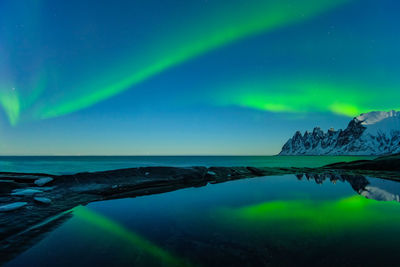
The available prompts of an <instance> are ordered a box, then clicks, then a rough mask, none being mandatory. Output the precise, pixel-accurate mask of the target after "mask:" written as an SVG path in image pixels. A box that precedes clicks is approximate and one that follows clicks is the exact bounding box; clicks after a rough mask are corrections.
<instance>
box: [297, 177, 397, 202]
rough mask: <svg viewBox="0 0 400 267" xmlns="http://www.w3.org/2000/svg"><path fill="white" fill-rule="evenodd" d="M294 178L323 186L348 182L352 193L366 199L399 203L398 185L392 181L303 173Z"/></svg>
mask: <svg viewBox="0 0 400 267" xmlns="http://www.w3.org/2000/svg"><path fill="white" fill-rule="evenodd" d="M296 177H297V179H298V180H303V179H307V180H314V181H315V182H316V183H317V184H323V183H324V182H325V181H330V182H332V183H333V184H336V183H337V182H338V181H341V182H348V183H349V184H350V185H351V187H352V188H353V189H354V191H356V192H357V193H358V194H360V195H362V196H364V197H366V198H369V199H375V200H379V201H397V202H400V184H399V182H397V181H393V180H384V179H379V178H373V177H368V176H363V175H348V174H337V173H336V174H335V173H322V174H316V173H314V174H313V173H304V174H297V175H296Z"/></svg>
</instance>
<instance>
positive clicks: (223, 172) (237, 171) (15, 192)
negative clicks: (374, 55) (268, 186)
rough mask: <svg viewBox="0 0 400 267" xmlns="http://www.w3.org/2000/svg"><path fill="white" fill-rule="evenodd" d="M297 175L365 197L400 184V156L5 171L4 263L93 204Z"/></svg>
mask: <svg viewBox="0 0 400 267" xmlns="http://www.w3.org/2000/svg"><path fill="white" fill-rule="evenodd" d="M284 174H295V175H296V176H297V177H298V178H299V179H301V178H302V177H303V175H305V177H307V179H314V180H315V181H316V182H317V183H318V182H319V181H320V180H323V179H327V178H328V179H330V180H331V181H332V180H335V179H341V180H346V181H348V182H349V183H350V184H351V185H352V187H353V188H354V189H355V190H356V191H357V192H358V193H360V194H361V192H365V186H366V184H365V178H364V179H363V176H362V175H368V176H373V177H378V178H383V179H391V180H398V181H400V156H399V155H394V156H388V157H381V158H377V159H375V160H372V161H356V162H350V163H336V164H331V165H328V166H325V167H322V168H254V167H210V168H206V167H191V168H175V167H141V168H130V169H120V170H111V171H103V172H86V173H77V174H74V175H50V174H43V173H30V174H28V173H6V172H2V173H0V184H1V186H0V240H1V241H0V264H1V263H4V262H6V261H8V260H9V259H11V258H13V257H14V256H15V255H18V254H19V253H21V252H22V251H23V250H25V249H26V248H27V247H30V246H31V244H32V243H34V240H37V239H38V238H40V236H41V235H42V234H43V233H45V232H47V231H49V229H52V228H54V227H56V225H58V224H59V223H60V221H64V220H66V219H67V218H69V216H70V214H69V213H70V211H71V210H72V209H73V208H75V207H77V206H79V205H87V204H88V203H90V202H94V201H102V200H110V199H119V198H127V197H137V196H142V195H150V194H157V193H162V192H168V191H174V190H178V189H181V188H187V187H200V186H205V185H207V184H208V183H222V182H227V181H232V180H237V179H243V178H255V177H264V176H273V175H284Z"/></svg>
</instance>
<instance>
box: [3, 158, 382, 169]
mask: <svg viewBox="0 0 400 267" xmlns="http://www.w3.org/2000/svg"><path fill="white" fill-rule="evenodd" d="M373 158H375V157H374V156H277V155H275V156H234V155H232V156H0V171H1V172H22V173H49V174H73V173H78V172H94V171H106V170H115V169H124V168H136V167H154V166H168V167H193V166H204V167H235V166H252V167H309V168H314V167H321V166H324V165H327V164H331V163H335V162H343V161H346V162H347V161H353V160H361V159H373Z"/></svg>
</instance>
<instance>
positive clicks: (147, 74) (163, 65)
mask: <svg viewBox="0 0 400 267" xmlns="http://www.w3.org/2000/svg"><path fill="white" fill-rule="evenodd" d="M228 2H229V3H224V4H221V6H218V5H217V6H214V7H213V8H212V9H210V10H207V11H206V12H204V11H203V13H202V14H196V15H197V16H194V18H192V17H189V18H187V23H186V25H192V26H191V27H190V28H184V27H185V26H186V25H170V28H173V29H174V36H166V37H161V38H159V40H155V41H156V42H153V43H158V44H163V46H162V47H159V46H155V45H153V46H154V47H152V44H150V45H148V47H149V48H148V51H145V52H144V53H142V54H140V55H138V52H137V51H132V54H131V55H128V56H127V55H125V56H124V57H123V58H126V60H122V61H120V63H118V64H117V65H114V66H110V67H109V68H108V69H107V70H105V71H104V73H102V74H103V75H96V77H85V81H81V80H79V81H78V84H74V85H73V87H72V88H66V89H65V90H64V91H65V92H63V94H62V95H61V96H57V97H55V98H52V99H51V100H50V101H44V100H42V101H41V102H40V103H38V104H37V105H33V103H32V106H33V108H32V111H30V113H33V114H32V115H30V116H33V117H34V118H33V119H46V118H52V117H57V116H61V115H65V114H68V113H71V112H74V111H77V110H81V109H84V108H87V107H90V106H92V105H94V104H96V103H98V102H100V101H103V100H105V99H108V98H110V97H112V96H114V95H116V94H118V93H121V92H123V91H125V90H127V89H130V88H132V87H133V86H135V85H137V84H139V83H141V82H143V81H145V80H147V79H150V78H152V77H153V76H155V75H157V74H159V73H161V72H164V71H166V70H168V69H170V68H172V67H174V66H177V65H179V64H182V63H184V62H186V61H188V60H191V59H193V58H195V57H198V56H201V55H203V54H205V53H207V52H209V51H212V50H214V49H218V48H221V47H222V46H225V45H229V44H231V43H233V42H236V41H239V40H242V39H245V38H248V37H251V36H254V35H257V34H261V33H267V32H270V31H274V30H277V29H278V28H281V27H285V26H288V25H291V24H295V23H297V22H302V21H305V20H309V19H312V18H313V17H315V16H318V15H320V14H322V13H323V12H327V11H329V10H332V9H333V8H335V7H338V6H340V5H342V4H345V3H348V2H350V0H299V1H295V2H294V1H289V0H270V1H262V0H257V1H251V2H248V1H243V2H241V1H228ZM166 23H168V22H166ZM182 27H183V28H182ZM93 67H95V66H93ZM115 70H117V72H116V71H115ZM97 74H99V73H97ZM69 87H71V85H69ZM48 89H51V88H48ZM4 94H5V95H6V96H4ZM30 94H33V95H35V93H30ZM2 96H4V100H2V101H1V104H2V106H3V108H4V109H5V110H6V113H7V114H8V117H9V119H10V121H11V123H12V124H15V123H16V122H17V121H18V120H19V117H20V115H21V114H20V112H19V111H20V106H28V105H26V104H24V103H25V102H26V101H27V99H28V98H29V99H32V97H31V96H30V95H28V97H25V96H24V95H23V94H20V95H17V94H14V93H12V92H10V91H9V90H7V91H5V93H4V92H3V93H2ZM37 102H38V101H37ZM29 106H31V103H30V105H29Z"/></svg>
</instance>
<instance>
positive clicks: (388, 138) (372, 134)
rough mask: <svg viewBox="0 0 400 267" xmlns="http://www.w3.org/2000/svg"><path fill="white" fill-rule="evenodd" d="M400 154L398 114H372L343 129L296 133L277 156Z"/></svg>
mask: <svg viewBox="0 0 400 267" xmlns="http://www.w3.org/2000/svg"><path fill="white" fill-rule="evenodd" d="M394 153H400V111H394V110H392V111H388V112H386V111H372V112H368V113H363V114H361V115H360V116H357V117H355V118H353V119H352V120H351V121H350V122H349V124H348V126H347V128H346V129H344V130H341V129H340V130H337V131H336V130H334V129H332V128H331V129H329V130H328V131H327V132H324V131H323V130H321V128H320V127H315V128H314V130H313V131H312V132H309V131H306V132H305V133H304V134H302V133H301V132H300V131H297V132H296V133H295V134H294V136H293V137H292V138H290V139H289V140H288V141H287V142H286V143H285V144H284V146H283V147H282V151H281V152H280V153H279V155H387V154H394Z"/></svg>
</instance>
